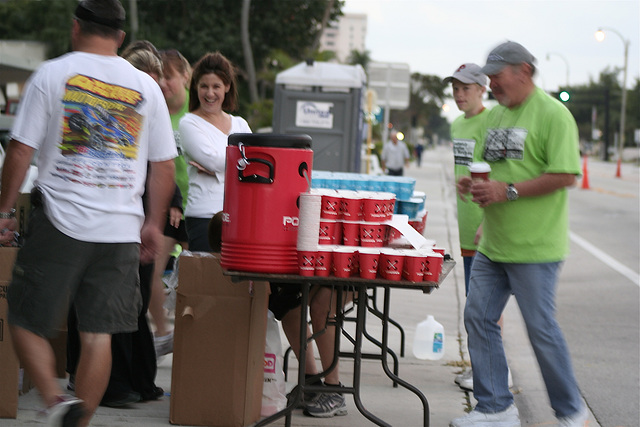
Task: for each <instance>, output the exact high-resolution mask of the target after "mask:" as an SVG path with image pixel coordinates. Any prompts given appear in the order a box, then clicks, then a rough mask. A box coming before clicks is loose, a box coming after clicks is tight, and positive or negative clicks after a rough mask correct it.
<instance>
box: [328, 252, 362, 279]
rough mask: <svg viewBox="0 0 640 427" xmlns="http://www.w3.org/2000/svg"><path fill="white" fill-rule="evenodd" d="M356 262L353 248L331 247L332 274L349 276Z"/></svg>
mask: <svg viewBox="0 0 640 427" xmlns="http://www.w3.org/2000/svg"><path fill="white" fill-rule="evenodd" d="M356 264H357V253H356V250H355V248H353V247H349V246H335V247H334V249H333V275H334V276H336V277H351V274H353V272H354V271H355V268H356Z"/></svg>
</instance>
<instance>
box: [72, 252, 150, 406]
mask: <svg viewBox="0 0 640 427" xmlns="http://www.w3.org/2000/svg"><path fill="white" fill-rule="evenodd" d="M152 275H153V264H149V265H141V266H140V293H141V294H142V310H141V311H140V314H139V316H138V330H137V331H136V332H127V333H120V334H113V335H112V336H111V357H112V359H113V361H112V365H111V376H110V377H109V385H108V386H107V390H106V391H105V394H104V398H103V399H104V400H114V399H116V398H118V397H121V396H123V395H125V394H126V393H129V392H131V391H135V392H138V393H140V396H141V397H142V400H150V399H153V398H154V395H155V393H156V385H155V379H156V372H157V369H158V366H157V362H156V352H155V348H154V345H153V334H152V333H151V329H150V328H149V322H148V321H147V309H148V308H149V299H150V297H151V277H152ZM67 330H68V336H67V372H68V373H69V374H74V373H75V372H76V367H77V366H78V360H79V358H80V336H79V334H78V324H77V319H76V314H75V309H74V307H73V306H72V307H71V309H70V310H69V316H68V319H67Z"/></svg>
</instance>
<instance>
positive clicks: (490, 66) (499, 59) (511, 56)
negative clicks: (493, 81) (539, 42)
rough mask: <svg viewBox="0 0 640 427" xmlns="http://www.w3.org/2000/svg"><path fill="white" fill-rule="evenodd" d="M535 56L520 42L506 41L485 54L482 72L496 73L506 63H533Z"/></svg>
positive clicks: (489, 74) (487, 73)
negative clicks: (485, 60)
mask: <svg viewBox="0 0 640 427" xmlns="http://www.w3.org/2000/svg"><path fill="white" fill-rule="evenodd" d="M535 61H536V58H535V57H534V56H533V55H532V54H531V52H529V51H528V50H527V49H525V47H524V46H522V45H521V44H520V43H516V42H512V41H508V42H506V43H502V44H501V45H500V46H498V47H496V48H495V49H493V50H492V51H491V52H490V53H489V56H487V65H485V66H484V67H482V72H483V73H485V74H486V75H488V76H491V75H494V74H498V73H499V72H500V71H502V69H503V68H504V67H506V66H507V65H515V64H522V63H523V62H526V63H527V64H530V65H533V63H534V62H535Z"/></svg>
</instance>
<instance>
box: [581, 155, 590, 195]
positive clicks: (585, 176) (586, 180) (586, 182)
mask: <svg viewBox="0 0 640 427" xmlns="http://www.w3.org/2000/svg"><path fill="white" fill-rule="evenodd" d="M582 189H583V190H588V189H589V169H587V156H584V161H583V162H582Z"/></svg>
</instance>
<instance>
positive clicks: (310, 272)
mask: <svg viewBox="0 0 640 427" xmlns="http://www.w3.org/2000/svg"><path fill="white" fill-rule="evenodd" d="M316 253H317V252H316V251H298V271H299V272H300V275H301V276H314V275H315V274H316V273H315V272H316Z"/></svg>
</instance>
